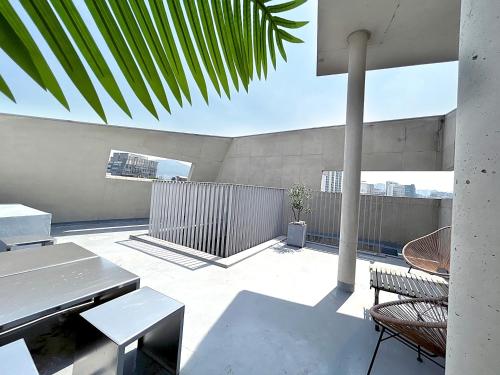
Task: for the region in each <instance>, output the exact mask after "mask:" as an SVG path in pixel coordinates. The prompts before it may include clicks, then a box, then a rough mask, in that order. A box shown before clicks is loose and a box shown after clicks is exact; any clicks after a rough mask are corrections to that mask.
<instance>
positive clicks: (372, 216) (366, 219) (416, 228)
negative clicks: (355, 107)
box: [304, 171, 454, 255]
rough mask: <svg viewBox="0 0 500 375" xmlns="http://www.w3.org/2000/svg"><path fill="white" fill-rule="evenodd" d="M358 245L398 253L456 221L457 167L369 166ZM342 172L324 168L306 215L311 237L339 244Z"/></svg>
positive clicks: (364, 181)
mask: <svg viewBox="0 0 500 375" xmlns="http://www.w3.org/2000/svg"><path fill="white" fill-rule="evenodd" d="M361 181H362V182H361V186H360V194H361V197H360V201H359V219H358V249H359V250H366V251H373V252H375V253H384V254H389V255H398V254H400V253H401V250H402V247H403V246H404V245H405V244H406V243H408V242H409V241H411V240H413V239H416V238H418V237H421V236H423V235H426V234H428V233H431V232H433V231H435V230H437V229H439V228H442V227H444V226H448V225H451V218H452V198H453V186H454V173H453V171H407V172H406V171H405V172H403V171H363V172H362V173H361ZM345 188H346V186H345V184H344V181H343V175H342V171H323V173H322V175H321V189H320V190H321V191H313V192H312V194H311V200H310V208H311V211H310V213H308V214H307V215H306V217H305V218H304V219H305V221H306V223H307V240H308V241H311V242H316V243H321V244H326V245H333V246H338V244H339V237H340V221H341V212H342V209H341V206H342V190H344V189H345Z"/></svg>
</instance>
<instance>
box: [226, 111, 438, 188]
mask: <svg viewBox="0 0 500 375" xmlns="http://www.w3.org/2000/svg"><path fill="white" fill-rule="evenodd" d="M443 120H444V117H443V116H432V117H422V118H414V119H405V120H394V121H383V122H373V123H366V124H365V125H364V126H365V127H364V136H363V161H362V169H363V170H366V171H377V170H386V171H425V170H428V171H435V170H441V168H442V160H441V159H442V154H441V149H440V145H441V137H442V127H443V125H442V123H443ZM343 155H344V126H332V127H323V128H313V129H303V130H294V131H288V132H280V133H272V134H261V135H254V136H246V137H238V138H235V139H234V140H233V142H232V143H231V146H230V147H229V150H228V152H227V155H226V157H225V159H224V163H223V164H222V168H221V171H220V173H219V176H218V178H217V181H219V182H235V183H242V184H251V185H264V186H273V187H284V188H287V187H289V186H290V185H292V184H294V183H299V182H300V183H304V184H306V185H308V186H310V187H311V188H313V189H318V190H319V188H320V183H321V172H322V171H323V170H342V168H343V158H344V156H343Z"/></svg>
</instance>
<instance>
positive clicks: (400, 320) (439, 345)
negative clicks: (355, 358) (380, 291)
mask: <svg viewBox="0 0 500 375" xmlns="http://www.w3.org/2000/svg"><path fill="white" fill-rule="evenodd" d="M370 315H371V316H372V318H373V320H374V321H376V322H377V323H378V324H379V325H380V326H381V327H382V330H381V332H380V336H379V339H378V342H377V346H376V347H375V351H374V353H373V357H372V360H371V362H370V367H369V369H368V375H369V374H370V372H371V370H372V367H373V363H374V361H375V357H376V356H377V351H378V348H379V346H380V343H381V342H382V341H385V340H387V339H390V338H395V339H397V340H398V341H400V342H401V343H403V344H405V345H406V346H408V347H409V348H411V349H414V350H415V351H416V352H417V353H418V357H417V360H418V361H420V362H421V361H422V356H424V357H425V358H427V359H429V360H431V361H432V362H434V363H435V364H437V365H439V366H441V367H444V366H443V365H442V364H441V363H439V362H437V361H435V360H434V359H433V358H435V357H444V356H445V353H446V326H447V321H448V299H447V298H413V299H404V300H399V301H392V302H387V303H381V304H379V305H375V306H373V307H372V308H371V309H370ZM386 332H388V333H389V335H388V336H387V337H385V338H384V337H383V336H384V333H386Z"/></svg>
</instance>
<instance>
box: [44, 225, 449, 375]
mask: <svg viewBox="0 0 500 375" xmlns="http://www.w3.org/2000/svg"><path fill="white" fill-rule="evenodd" d="M120 225H124V226H125V227H128V228H129V229H130V227H131V226H132V225H141V224H139V222H132V223H131V222H120V223H103V224H100V225H98V226H96V225H95V224H84V225H76V224H74V225H72V226H64V227H61V226H59V227H54V229H53V233H54V234H55V235H56V236H57V239H58V241H59V242H65V241H74V242H76V243H77V244H79V245H81V246H84V247H86V248H87V249H89V250H91V251H93V252H95V253H96V254H98V255H101V256H103V257H105V258H107V259H109V260H111V261H113V262H115V263H116V264H118V265H120V266H122V267H124V268H125V269H127V270H129V271H131V272H134V273H136V274H137V275H139V276H140V277H141V285H142V286H150V287H151V288H154V289H156V290H158V291H160V292H162V293H164V294H166V295H168V296H170V297H172V298H174V299H176V300H178V301H181V302H182V303H184V304H185V305H186V313H185V321H184V337H183V347H182V359H181V374H182V375H198V374H199V375H212V374H213V375H221V374H232V375H247V374H248V375H253V374H263V375H267V374H269V375H275V374H288V375H305V374H314V375H322V374H324V375H332V374H337V375H346V374H352V375H357V374H359V375H361V374H365V373H366V370H367V368H368V365H369V362H370V359H371V355H372V353H373V349H374V347H375V344H376V341H377V338H378V334H377V332H375V330H374V327H373V323H372V322H371V321H370V319H369V318H368V316H369V314H368V309H369V308H370V307H371V306H372V304H373V291H371V290H369V273H368V267H369V265H370V263H371V262H377V263H380V264H381V265H383V266H387V267H396V268H400V267H401V263H400V262H399V261H397V260H394V259H391V258H374V257H368V256H362V258H358V272H357V275H356V279H357V280H356V285H357V288H356V292H355V293H354V294H352V295H346V294H343V293H341V292H339V291H338V290H336V283H337V282H336V280H337V263H338V256H337V254H336V252H335V251H334V250H332V249H331V248H326V247H320V246H316V245H312V244H308V246H307V247H306V248H303V249H296V248H290V247H287V246H285V245H283V244H279V245H276V246H274V247H272V248H269V249H267V250H264V251H263V252H261V253H259V254H257V255H255V256H253V257H251V258H249V259H246V260H244V261H243V262H241V263H238V264H236V265H234V266H233V267H231V268H228V269H223V268H220V267H217V266H214V265H210V264H207V263H205V262H203V261H199V260H195V259H192V258H188V257H185V256H181V255H179V254H176V253H171V252H169V251H166V250H164V249H158V248H156V247H154V246H148V245H146V244H143V243H141V242H138V241H131V240H129V239H128V238H129V235H130V234H139V233H143V231H141V230H134V231H126V230H124V231H116V232H109V231H106V228H112V227H115V228H119V227H120ZM99 228H101V229H102V230H103V232H102V233H99V230H100V229H99ZM139 228H140V227H139ZM70 230H71V232H70ZM88 233H89V234H88ZM398 264H399V265H398ZM400 269H406V267H404V268H400ZM396 298H397V296H395V295H390V294H383V293H382V294H381V300H382V301H385V300H390V299H396ZM52 339H53V338H52ZM53 346H54V347H56V348H58V349H59V350H61V348H60V347H59V346H58V345H57V344H53ZM41 352H42V353H52V355H53V356H56V354H57V351H56V350H55V349H48V348H45V349H44V350H41ZM36 359H37V360H38V363H41V362H42V363H48V364H49V365H50V364H51V363H54V361H56V360H55V359H52V362H51V361H49V360H48V359H47V358H45V361H44V358H36ZM56 362H57V361H56ZM57 363H59V367H58V368H59V370H58V371H57V372H56V373H57V374H58V375H63V374H64V375H69V374H71V363H66V366H65V367H61V365H60V363H65V362H61V361H60V360H59V362H57ZM49 367H50V366H49ZM49 372H50V371H49ZM42 373H44V372H42ZM45 373H48V372H45ZM442 373H443V371H442V370H441V369H440V368H438V367H437V366H435V365H433V364H431V363H430V362H429V361H425V360H424V362H423V363H419V362H417V361H416V355H415V353H414V352H412V351H410V350H409V349H407V348H406V347H404V346H403V345H401V344H400V343H398V342H397V341H391V340H389V341H387V342H384V343H383V344H382V346H381V348H380V351H379V355H378V357H377V360H376V362H375V366H374V369H373V373H372V374H374V375H381V374H384V375H386V374H405V375H420V374H430V375H434V374H436V375H437V374H442Z"/></svg>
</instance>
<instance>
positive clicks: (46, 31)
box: [21, 0, 107, 122]
mask: <svg viewBox="0 0 500 375" xmlns="http://www.w3.org/2000/svg"><path fill="white" fill-rule="evenodd" d="M21 5H22V6H23V7H24V9H25V10H26V12H27V13H28V15H29V16H30V18H31V19H32V20H33V22H34V23H35V25H36V26H37V28H38V30H39V31H40V33H41V34H42V36H43V37H44V39H45V41H46V42H47V44H48V45H49V46H50V48H51V50H52V52H53V53H54V55H55V56H56V57H57V60H58V61H59V63H60V64H61V66H62V67H63V68H64V70H65V71H66V74H68V77H69V78H70V79H71V81H73V83H74V85H75V87H76V88H77V89H78V91H80V93H81V94H82V95H83V97H84V98H85V100H87V102H88V103H89V104H90V106H91V107H92V108H93V109H94V111H95V112H96V113H97V114H98V115H99V117H101V118H102V119H103V120H104V122H107V120H106V115H105V113H104V109H103V108H102V105H101V101H100V100H99V97H98V96H97V92H96V91H95V88H94V85H93V84H92V81H91V80H90V77H89V76H88V74H87V71H86V70H85V67H84V66H83V64H82V62H81V60H80V58H79V57H78V54H77V53H76V51H75V49H74V48H73V45H72V44H71V41H70V40H69V38H68V36H67V35H66V32H65V31H64V29H63V28H62V26H61V24H60V23H59V20H58V19H57V17H56V15H55V14H54V12H53V11H52V8H51V7H50V4H49V3H48V2H47V0H21Z"/></svg>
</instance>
